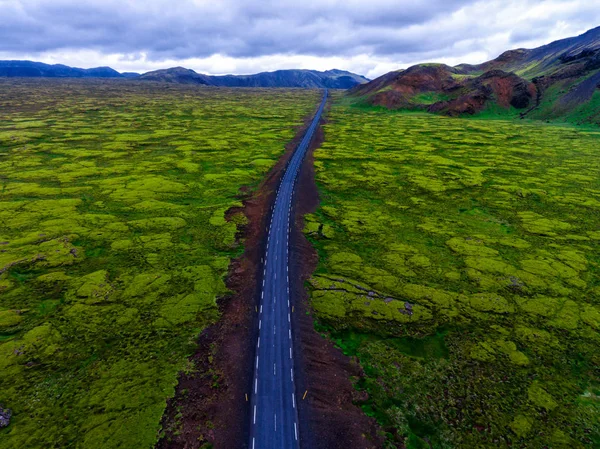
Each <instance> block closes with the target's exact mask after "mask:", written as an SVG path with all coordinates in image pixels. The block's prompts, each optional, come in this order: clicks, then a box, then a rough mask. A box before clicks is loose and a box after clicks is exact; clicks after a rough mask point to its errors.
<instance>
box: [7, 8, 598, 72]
mask: <svg viewBox="0 0 600 449" xmlns="http://www.w3.org/2000/svg"><path fill="white" fill-rule="evenodd" d="M0 18H1V19H0V23H1V24H0V59H29V60H34V61H42V62H46V63H51V64H55V63H61V64H66V65H71V66H75V67H83V68H89V67H97V66H110V67H113V68H114V69H116V70H118V71H120V72H146V71H150V70H157V69H164V68H168V67H174V66H183V67H186V68H191V69H193V70H195V71H197V72H199V73H206V74H212V75H219V74H229V73H231V74H249V73H257V72H262V71H272V70H278V69H292V68H300V69H315V70H328V69H333V68H337V69H342V70H349V71H351V72H354V73H359V74H361V75H365V76H367V77H369V78H375V77H377V76H379V75H382V74H384V73H387V72H389V71H391V70H397V69H401V68H406V67H409V66H411V65H414V64H417V63H422V62H443V63H446V64H450V65H455V64H459V63H463V62H465V63H480V62H483V61H486V60H489V59H493V58H495V57H496V56H498V55H499V54H500V53H502V52H503V51H505V50H508V49H512V48H523V47H524V48H533V47H537V46H540V45H543V44H546V43H549V42H551V41H553V40H557V39H562V38H565V37H570V36H575V35H579V34H581V33H583V32H585V31H586V30H588V29H590V28H594V27H596V26H599V25H600V0H537V1H534V0H482V1H476V0H427V1H420V0H302V1H293V2H292V1H287V0H77V1H73V0H0Z"/></svg>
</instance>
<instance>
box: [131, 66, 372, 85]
mask: <svg viewBox="0 0 600 449" xmlns="http://www.w3.org/2000/svg"><path fill="white" fill-rule="evenodd" d="M138 79H139V80H140V81H159V82H168V83H184V84H202V85H207V86H221V87H303V88H330V89H349V88H351V87H354V86H356V85H358V84H361V83H366V82H368V81H369V80H368V79H367V78H365V77H363V76H360V75H356V74H354V73H351V72H346V71H343V70H327V71H324V72H319V71H317V70H277V71H274V72H261V73H257V74H254V75H221V76H212V75H203V74H200V73H196V72H194V71H193V70H190V69H185V68H183V67H174V68H171V69H166V70H156V71H154V72H148V73H145V74H143V75H141V76H140V77H139V78H138Z"/></svg>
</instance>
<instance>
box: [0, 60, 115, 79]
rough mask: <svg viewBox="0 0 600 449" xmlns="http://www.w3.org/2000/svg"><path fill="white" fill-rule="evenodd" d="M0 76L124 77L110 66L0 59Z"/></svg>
mask: <svg viewBox="0 0 600 449" xmlns="http://www.w3.org/2000/svg"><path fill="white" fill-rule="evenodd" d="M0 77H34V78H124V75H122V74H121V73H119V72H117V71H116V70H114V69H111V68H110V67H95V68H92V69H80V68H77V67H69V66H66V65H63V64H44V63H43V62H35V61H0Z"/></svg>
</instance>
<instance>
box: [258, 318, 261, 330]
mask: <svg viewBox="0 0 600 449" xmlns="http://www.w3.org/2000/svg"><path fill="white" fill-rule="evenodd" d="M261 325H262V320H258V330H260V326H261Z"/></svg>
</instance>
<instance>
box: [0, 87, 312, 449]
mask: <svg viewBox="0 0 600 449" xmlns="http://www.w3.org/2000/svg"><path fill="white" fill-rule="evenodd" d="M0 84H1V85H2V86H1V87H2V88H1V89H0V103H2V105H3V107H2V111H1V112H0V404H1V406H0V407H6V408H8V409H10V410H11V412H12V416H11V419H10V425H8V426H7V427H5V428H2V429H0V448H7V449H8V448H16V447H22V448H42V447H43V448H51V447H61V448H62V447H79V448H94V449H95V448H100V447H102V448H117V447H119V448H134V447H135V448H151V447H153V446H154V443H155V442H156V440H157V439H158V437H159V433H160V425H159V422H160V419H161V416H162V414H163V411H164V409H165V406H166V401H167V399H168V398H169V397H171V396H172V395H173V394H174V387H175V384H176V382H177V376H178V372H179V371H181V370H183V369H184V368H185V367H186V365H187V357H188V355H190V354H191V353H192V352H193V351H194V348H195V338H196V336H197V335H198V334H199V332H200V331H201V330H202V329H203V328H204V327H206V326H207V325H209V324H211V323H213V322H214V321H215V320H216V319H218V308H217V305H216V299H217V298H218V297H219V296H222V295H227V294H228V292H227V290H226V288H225V284H224V276H225V275H226V274H227V270H228V266H229V263H230V260H231V258H232V257H234V256H236V255H238V254H239V253H240V251H241V248H240V242H237V241H236V238H235V237H236V232H237V228H236V226H237V224H243V223H244V220H243V217H242V218H240V217H237V218H235V219H233V220H232V221H231V222H228V221H226V220H225V218H224V216H225V215H224V214H225V212H226V211H227V210H228V209H229V208H231V207H235V206H239V205H240V199H239V189H240V187H241V186H242V185H247V186H248V187H250V191H251V189H252V188H253V187H254V186H256V185H257V184H258V183H259V181H260V180H261V178H262V176H263V175H264V174H265V173H266V172H267V171H268V170H269V169H270V168H271V167H272V166H273V165H274V164H275V162H276V161H277V159H278V158H279V156H281V154H282V153H283V151H284V148H285V144H286V143H287V142H288V141H289V140H291V139H292V138H293V136H294V127H296V126H298V125H299V124H301V123H302V119H303V118H304V117H305V116H306V115H308V114H309V113H310V112H311V111H312V110H313V109H314V105H315V104H316V103H317V102H318V99H319V95H320V94H319V92H317V91H307V90H304V91H303V90H255V89H248V90H228V89H213V88H197V87H193V86H169V87H168V88H165V87H164V86H149V85H139V84H136V83H134V82H131V83H129V82H127V83H126V82H119V81H115V82H112V81H111V82H108V81H89V80H86V81H81V82H80V81H73V80H69V81H46V80H42V81H40V80H35V81H3V82H1V83H0Z"/></svg>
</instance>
